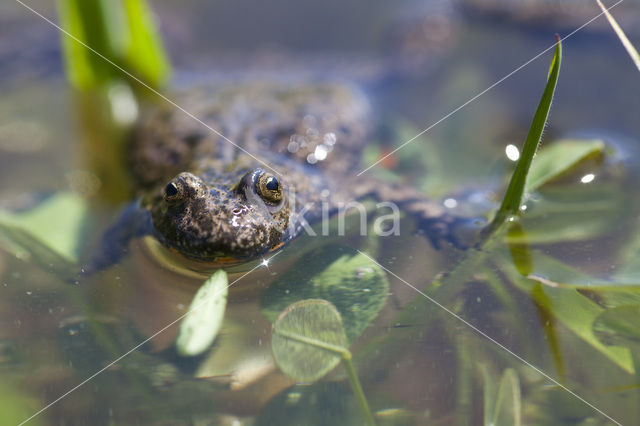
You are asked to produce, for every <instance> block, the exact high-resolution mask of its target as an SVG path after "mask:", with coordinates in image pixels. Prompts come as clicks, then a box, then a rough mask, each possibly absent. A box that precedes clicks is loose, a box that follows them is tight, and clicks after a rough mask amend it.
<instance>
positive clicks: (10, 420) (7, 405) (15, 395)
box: [0, 378, 45, 426]
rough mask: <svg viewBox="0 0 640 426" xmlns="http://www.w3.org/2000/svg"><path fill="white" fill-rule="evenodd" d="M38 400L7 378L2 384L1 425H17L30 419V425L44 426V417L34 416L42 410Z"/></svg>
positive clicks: (0, 390) (0, 396) (0, 398)
mask: <svg viewBox="0 0 640 426" xmlns="http://www.w3.org/2000/svg"><path fill="white" fill-rule="evenodd" d="M40 404H41V402H40V401H38V399H37V398H35V397H32V396H30V395H28V394H27V393H26V392H24V391H22V390H21V389H20V388H19V386H17V385H16V383H11V381H9V380H7V379H6V378H5V379H3V380H2V381H1V382H0V424H3V425H17V424H22V422H24V421H25V420H27V419H29V424H30V425H34V426H37V425H43V424H45V423H44V417H42V416H41V417H34V418H33V419H31V418H30V417H29V416H32V415H33V413H35V412H36V411H37V410H38V409H39V408H40Z"/></svg>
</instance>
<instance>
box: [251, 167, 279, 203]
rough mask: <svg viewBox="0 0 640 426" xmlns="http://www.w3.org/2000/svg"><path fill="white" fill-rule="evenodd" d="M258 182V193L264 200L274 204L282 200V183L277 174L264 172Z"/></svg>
mask: <svg viewBox="0 0 640 426" xmlns="http://www.w3.org/2000/svg"><path fill="white" fill-rule="evenodd" d="M257 183H258V184H257V189H258V195H260V197H261V198H262V199H263V200H265V201H267V202H270V203H274V204H277V203H279V202H280V200H282V185H280V182H279V181H278V179H277V178H276V177H275V176H273V175H271V174H268V173H263V174H262V175H261V176H260V177H259V178H258V182H257Z"/></svg>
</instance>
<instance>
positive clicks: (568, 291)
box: [502, 254, 633, 373]
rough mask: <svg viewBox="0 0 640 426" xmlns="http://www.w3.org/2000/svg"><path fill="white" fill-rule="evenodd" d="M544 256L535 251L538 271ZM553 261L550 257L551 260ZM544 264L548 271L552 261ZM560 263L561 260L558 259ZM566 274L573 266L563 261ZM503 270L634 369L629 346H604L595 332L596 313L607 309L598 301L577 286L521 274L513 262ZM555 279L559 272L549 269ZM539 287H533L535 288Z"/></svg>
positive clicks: (574, 328) (592, 342) (599, 348)
mask: <svg viewBox="0 0 640 426" xmlns="http://www.w3.org/2000/svg"><path fill="white" fill-rule="evenodd" d="M543 259H544V257H543V256H541V255H540V254H536V256H535V257H534V264H535V265H536V273H538V271H539V269H538V268H539V267H540V264H541V263H542V260H543ZM548 262H550V261H548ZM548 262H547V266H546V267H545V268H543V269H544V270H547V271H549V270H550V269H548V268H549V263H548ZM558 263H560V262H558ZM563 269H564V271H565V272H564V274H567V275H565V277H568V276H570V275H571V272H570V271H571V270H572V268H571V267H569V266H568V265H564V267H563ZM502 270H504V271H505V272H506V273H507V274H508V276H509V279H510V280H511V281H512V282H513V283H514V284H515V285H516V286H517V287H518V288H520V289H521V290H522V291H524V292H525V293H526V294H530V295H531V296H532V297H533V298H534V300H535V301H536V303H537V304H538V305H539V307H540V308H541V309H544V310H545V311H546V312H548V313H550V315H551V316H552V317H553V318H555V319H556V320H557V321H558V322H559V323H560V324H562V325H563V326H564V327H566V328H567V329H569V330H570V331H571V332H573V333H574V334H575V335H576V336H578V337H580V338H581V339H582V340H584V341H585V342H587V343H588V344H589V345H591V346H592V347H593V348H594V349H596V350H597V351H599V352H601V353H602V354H603V355H605V356H606V357H607V358H609V359H610V360H611V361H613V362H614V363H615V364H617V365H618V366H619V367H620V368H622V369H623V370H625V371H627V372H629V373H632V372H633V362H632V359H631V354H630V352H629V350H628V349H627V348H623V347H617V346H605V345H603V344H602V343H601V342H600V340H598V338H597V337H596V336H595V335H594V333H593V328H592V325H593V323H594V321H595V319H596V317H597V316H598V315H599V314H600V313H601V312H603V311H604V309H603V308H601V307H600V306H599V305H598V304H596V303H595V302H593V301H592V300H590V299H588V298H587V297H585V296H584V295H582V294H581V293H580V292H578V291H577V290H576V289H575V288H570V287H569V288H565V287H561V286H557V287H556V286H553V285H540V283H541V281H543V280H544V281H546V282H547V283H551V281H550V280H547V279H546V278H542V277H540V276H530V277H528V278H525V277H522V276H521V275H520V274H519V273H518V272H517V271H516V270H515V268H514V266H513V265H509V264H508V262H506V261H505V262H503V264H502ZM559 271H561V270H560V269H559ZM573 271H574V272H575V275H574V277H577V278H576V279H580V278H579V277H580V276H583V275H584V274H581V273H580V272H578V271H575V270H573ZM550 274H551V275H550V276H552V277H554V279H556V278H555V277H556V276H559V275H558V274H553V273H550ZM567 279H568V278H567ZM536 288H537V289H538V291H533V290H534V289H536Z"/></svg>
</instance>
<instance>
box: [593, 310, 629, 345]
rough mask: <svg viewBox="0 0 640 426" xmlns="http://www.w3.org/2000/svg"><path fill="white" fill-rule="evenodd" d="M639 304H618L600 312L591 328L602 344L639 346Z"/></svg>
mask: <svg viewBox="0 0 640 426" xmlns="http://www.w3.org/2000/svg"><path fill="white" fill-rule="evenodd" d="M639 324H640V304H639V305H626V306H618V307H616V308H611V309H607V310H606V311H604V312H602V313H600V315H598V316H597V318H596V319H595V321H594V322H593V330H594V332H595V333H596V335H597V336H598V338H599V339H600V341H602V342H603V343H604V344H607V345H632V346H634V347H636V348H640V326H639Z"/></svg>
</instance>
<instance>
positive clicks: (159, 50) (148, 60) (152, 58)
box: [124, 0, 171, 87]
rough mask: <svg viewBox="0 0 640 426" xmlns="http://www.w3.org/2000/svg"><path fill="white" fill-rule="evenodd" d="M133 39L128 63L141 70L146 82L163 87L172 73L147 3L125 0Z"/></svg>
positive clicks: (128, 46)
mask: <svg viewBox="0 0 640 426" xmlns="http://www.w3.org/2000/svg"><path fill="white" fill-rule="evenodd" d="M124 10H125V13H126V16H127V23H128V28H129V36H130V40H129V43H128V45H127V50H126V55H125V58H126V59H125V62H126V63H127V64H130V65H131V66H132V67H133V69H135V70H137V71H138V72H139V74H140V76H141V77H143V79H144V81H145V83H147V84H150V85H151V86H153V87H159V86H161V85H162V84H163V83H164V82H165V81H167V80H168V78H169V75H170V74H171V65H170V64H169V60H168V59H167V55H166V53H165V50H164V47H163V44H162V39H161V38H160V34H159V33H158V31H157V29H156V26H155V23H154V22H153V15H152V13H151V11H150V10H149V7H148V6H147V4H146V2H145V1H144V0H124Z"/></svg>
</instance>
